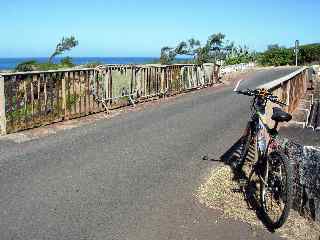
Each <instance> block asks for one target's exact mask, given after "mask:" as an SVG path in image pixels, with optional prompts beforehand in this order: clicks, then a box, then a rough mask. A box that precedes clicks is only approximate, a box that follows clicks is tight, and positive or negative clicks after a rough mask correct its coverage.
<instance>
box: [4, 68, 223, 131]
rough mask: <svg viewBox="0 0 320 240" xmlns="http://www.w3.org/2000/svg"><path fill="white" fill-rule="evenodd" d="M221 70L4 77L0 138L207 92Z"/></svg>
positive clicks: (77, 71)
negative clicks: (190, 92) (148, 102)
mask: <svg viewBox="0 0 320 240" xmlns="http://www.w3.org/2000/svg"><path fill="white" fill-rule="evenodd" d="M216 70H217V69H216V67H215V66H214V65H208V64H207V65H203V66H198V65H191V64H188V65H183V64H177V65H167V66H162V65H104V66H103V67H102V68H99V69H96V68H82V69H66V70H52V71H34V72H15V73H5V74H2V75H0V128H1V134H6V133H13V132H17V131H20V130H24V129H28V128H33V127H37V126H40V125H46V124H50V123H53V122H57V121H62V120H65V119H72V118H77V117H81V116H86V115H89V114H92V113H97V112H101V111H104V110H105V108H106V106H107V108H108V109H114V108H118V107H122V106H126V105H128V104H130V102H129V101H128V100H130V99H129V97H128V96H130V98H131V97H132V98H134V99H136V100H139V101H143V100H144V99H147V98H149V97H154V96H161V95H163V94H164V93H166V94H167V95H174V94H178V93H181V92H183V91H188V90H191V89H195V88H199V87H202V86H208V85H211V84H214V83H215V82H216V80H217V79H216V78H217V76H218V74H217V71H216ZM93 89H94V92H93ZM97 96H98V97H99V96H100V97H103V99H104V100H105V101H104V103H103V102H101V101H97Z"/></svg>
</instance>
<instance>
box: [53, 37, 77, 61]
mask: <svg viewBox="0 0 320 240" xmlns="http://www.w3.org/2000/svg"><path fill="white" fill-rule="evenodd" d="M78 44H79V42H78V41H77V40H76V39H75V37H74V36H71V37H63V38H62V40H61V41H60V42H59V43H58V44H57V46H56V49H55V51H54V52H53V54H52V55H51V56H50V57H49V63H52V59H53V58H54V57H55V56H57V55H60V54H63V53H64V52H65V51H70V50H71V49H72V48H74V47H76V46H77V45H78Z"/></svg>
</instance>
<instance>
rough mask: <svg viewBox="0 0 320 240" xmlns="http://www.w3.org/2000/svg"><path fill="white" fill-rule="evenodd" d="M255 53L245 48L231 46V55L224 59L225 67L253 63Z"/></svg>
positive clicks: (255, 57) (255, 56)
mask: <svg viewBox="0 0 320 240" xmlns="http://www.w3.org/2000/svg"><path fill="white" fill-rule="evenodd" d="M256 59H257V53H256V52H254V51H253V52H252V51H250V50H249V48H248V47H247V46H245V45H244V46H238V47H235V46H232V48H231V54H229V55H228V56H227V57H226V60H225V63H224V64H225V65H234V64H240V63H249V62H255V61H256Z"/></svg>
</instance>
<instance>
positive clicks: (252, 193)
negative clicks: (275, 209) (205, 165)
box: [203, 137, 274, 232]
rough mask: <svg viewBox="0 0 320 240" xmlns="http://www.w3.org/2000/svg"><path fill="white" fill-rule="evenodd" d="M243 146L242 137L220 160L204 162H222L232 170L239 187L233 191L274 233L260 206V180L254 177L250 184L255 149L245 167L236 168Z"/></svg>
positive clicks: (205, 158)
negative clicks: (242, 198)
mask: <svg viewBox="0 0 320 240" xmlns="http://www.w3.org/2000/svg"><path fill="white" fill-rule="evenodd" d="M242 144H243V138H242V137H241V138H240V139H238V140H237V141H236V142H235V143H234V144H233V145H232V146H231V147H230V148H229V149H228V150H227V151H226V152H225V153H224V154H222V155H221V156H220V158H219V159H209V158H207V157H203V160H206V161H213V162H222V163H224V164H225V165H228V166H229V167H230V168H231V169H232V174H233V178H232V180H233V181H235V182H237V183H238V186H239V188H238V189H232V191H234V192H241V193H243V196H244V199H245V201H246V203H247V205H248V210H253V211H255V213H256V215H257V217H258V219H259V220H260V221H261V222H262V223H263V225H264V226H265V227H266V228H267V229H268V231H270V232H274V229H273V228H272V227H271V226H269V225H268V223H267V221H266V220H265V218H264V215H263V210H262V207H261V204H260V191H259V181H258V178H255V177H252V178H251V180H250V182H248V181H249V175H250V171H251V167H252V166H253V163H254V161H255V153H254V152H253V148H251V149H250V151H249V153H248V156H247V159H246V163H245V166H244V167H243V168H241V169H239V168H237V167H236V166H237V164H238V162H239V158H240V153H241V147H242ZM248 166H249V167H248Z"/></svg>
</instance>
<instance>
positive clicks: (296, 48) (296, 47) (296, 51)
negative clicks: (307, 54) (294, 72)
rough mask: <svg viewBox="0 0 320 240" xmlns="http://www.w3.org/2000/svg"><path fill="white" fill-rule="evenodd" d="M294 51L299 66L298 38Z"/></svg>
mask: <svg viewBox="0 0 320 240" xmlns="http://www.w3.org/2000/svg"><path fill="white" fill-rule="evenodd" d="M294 51H295V53H296V66H298V53H299V40H296V43H295V49H294Z"/></svg>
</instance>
